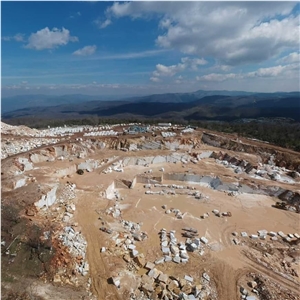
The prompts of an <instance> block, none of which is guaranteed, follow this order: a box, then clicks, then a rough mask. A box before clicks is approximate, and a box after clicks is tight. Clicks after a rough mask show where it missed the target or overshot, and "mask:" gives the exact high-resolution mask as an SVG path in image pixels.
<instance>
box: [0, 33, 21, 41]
mask: <svg viewBox="0 0 300 300" xmlns="http://www.w3.org/2000/svg"><path fill="white" fill-rule="evenodd" d="M2 40H4V41H16V42H24V41H25V40H24V34H22V33H17V34H15V35H14V36H3V37H2Z"/></svg>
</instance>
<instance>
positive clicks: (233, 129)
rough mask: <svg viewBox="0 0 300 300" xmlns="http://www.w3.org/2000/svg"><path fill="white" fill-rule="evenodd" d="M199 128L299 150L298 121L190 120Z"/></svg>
mask: <svg viewBox="0 0 300 300" xmlns="http://www.w3.org/2000/svg"><path fill="white" fill-rule="evenodd" d="M192 124H193V125H196V126H199V127H201V128H205V129H209V130H214V131H219V132H225V133H236V134H237V135H238V136H243V137H249V138H253V139H258V140H261V141H266V142H269V143H271V144H274V145H277V146H280V147H284V148H289V149H292V150H295V151H298V152H300V123H287V122H278V123H271V122H258V121H251V122H248V123H236V122H202V121H199V122H192Z"/></svg>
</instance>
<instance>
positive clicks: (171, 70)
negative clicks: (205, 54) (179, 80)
mask: <svg viewBox="0 0 300 300" xmlns="http://www.w3.org/2000/svg"><path fill="white" fill-rule="evenodd" d="M205 64H207V61H206V60H205V59H203V58H201V59H200V58H190V57H183V58H182V59H181V63H178V64H177V65H171V66H165V65H162V64H157V65H156V70H155V71H154V72H153V73H152V75H153V76H152V77H151V78H152V79H151V78H150V80H151V81H154V79H155V80H157V79H158V78H159V77H172V76H174V75H175V74H177V73H179V72H182V71H184V70H186V69H192V70H194V71H196V70H197V69H198V66H199V65H205ZM156 82H157V81H156Z"/></svg>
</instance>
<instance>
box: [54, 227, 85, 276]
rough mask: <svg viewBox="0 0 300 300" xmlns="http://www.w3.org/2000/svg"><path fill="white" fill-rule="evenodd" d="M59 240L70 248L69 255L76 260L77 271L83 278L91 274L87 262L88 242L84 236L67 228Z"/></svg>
mask: <svg viewBox="0 0 300 300" xmlns="http://www.w3.org/2000/svg"><path fill="white" fill-rule="evenodd" d="M59 239H60V240H61V241H62V244H63V245H64V246H67V247H68V248H69V253H70V254H71V255H72V256H73V257H74V258H75V259H76V263H75V270H76V271H77V272H79V273H80V274H82V275H83V276H85V275H87V274H88V272H89V264H88V263H87V261H86V260H85V258H86V247H87V242H86V240H85V239H84V237H83V235H82V234H80V233H79V232H77V231H75V230H74V229H73V228H72V227H69V226H67V227H65V228H64V232H63V233H62V234H61V235H59Z"/></svg>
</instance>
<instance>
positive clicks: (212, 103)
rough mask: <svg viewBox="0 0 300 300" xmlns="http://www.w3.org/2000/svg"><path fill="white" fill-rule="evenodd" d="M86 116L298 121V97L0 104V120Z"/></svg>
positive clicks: (232, 94) (181, 96) (200, 94)
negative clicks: (0, 109)
mask: <svg viewBox="0 0 300 300" xmlns="http://www.w3.org/2000/svg"><path fill="white" fill-rule="evenodd" d="M113 100H114V101H113ZM89 116H98V117H103V118H104V117H105V118H123V119H124V118H127V119H130V118H140V119H147V118H155V119H170V120H171V119H173V120H175V119H176V120H227V121H231V120H236V119H240V118H259V117H286V118H293V119H294V120H296V121H300V93H299V92H289V93H284V92H278V93H250V92H243V91H203V90H199V91H196V92H193V93H174V94H173V93H168V94H156V95H149V96H141V97H130V98H126V99H121V100H120V99H118V100H117V97H110V98H109V97H105V96H102V97H101V96H87V95H65V96H51V97H49V96H45V95H34V96H19V97H18V96H15V97H10V98H3V99H2V119H12V118H20V117H33V118H34V117H39V118H46V119H60V118H62V119H72V118H85V117H89Z"/></svg>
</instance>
